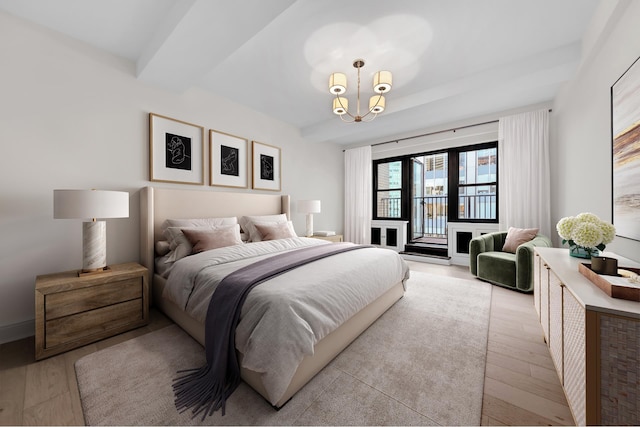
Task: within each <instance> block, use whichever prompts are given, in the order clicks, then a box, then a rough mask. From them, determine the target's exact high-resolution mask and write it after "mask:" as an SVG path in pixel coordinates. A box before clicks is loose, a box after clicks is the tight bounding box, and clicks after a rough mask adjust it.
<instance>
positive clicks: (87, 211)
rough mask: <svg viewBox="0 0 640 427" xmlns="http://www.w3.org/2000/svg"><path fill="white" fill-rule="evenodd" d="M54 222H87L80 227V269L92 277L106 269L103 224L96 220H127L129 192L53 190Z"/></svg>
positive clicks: (105, 243)
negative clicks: (79, 220)
mask: <svg viewBox="0 0 640 427" xmlns="http://www.w3.org/2000/svg"><path fill="white" fill-rule="evenodd" d="M53 217H54V218H55V219H87V220H88V221H85V222H84V223H83V225H82V270H81V271H80V272H79V273H78V274H79V275H83V274H94V273H99V272H102V271H105V270H108V267H107V224H106V221H103V220H98V219H97V218H128V217H129V193H128V192H126V191H103V190H53Z"/></svg>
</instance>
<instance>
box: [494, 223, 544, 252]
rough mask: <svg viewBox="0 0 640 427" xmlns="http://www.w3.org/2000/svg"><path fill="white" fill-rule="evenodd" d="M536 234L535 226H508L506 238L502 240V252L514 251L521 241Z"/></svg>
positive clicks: (523, 241) (528, 239) (527, 239)
mask: <svg viewBox="0 0 640 427" xmlns="http://www.w3.org/2000/svg"><path fill="white" fill-rule="evenodd" d="M537 234H538V229H537V228H515V227H509V231H508V232H507V238H506V239H505V241H504V246H503V247H502V250H503V251H504V252H510V253H512V254H515V253H516V249H518V246H520V245H521V244H523V243H527V242H529V241H531V240H533V238H534V237H536V235H537Z"/></svg>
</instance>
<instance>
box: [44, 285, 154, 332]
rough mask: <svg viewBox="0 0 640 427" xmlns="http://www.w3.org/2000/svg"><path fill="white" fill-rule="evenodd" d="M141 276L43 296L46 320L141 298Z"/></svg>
mask: <svg viewBox="0 0 640 427" xmlns="http://www.w3.org/2000/svg"><path fill="white" fill-rule="evenodd" d="M142 283H143V282H142V277H134V278H131V279H126V280H119V281H114V282H109V283H105V284H102V285H99V286H92V287H88V288H81V289H73V290H69V291H65V292H59V293H56V294H49V295H46V296H45V317H46V319H47V321H49V320H53V319H57V318H59V317H64V316H70V315H72V314H76V313H82V312H84V311H89V310H94V309H96V308H100V307H106V306H109V305H112V304H117V303H120V302H124V301H129V300H132V299H136V298H142Z"/></svg>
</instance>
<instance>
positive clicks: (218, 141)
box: [209, 129, 249, 188]
mask: <svg viewBox="0 0 640 427" xmlns="http://www.w3.org/2000/svg"><path fill="white" fill-rule="evenodd" d="M248 145H249V141H248V140H246V139H244V138H240V137H238V136H235V135H230V134H228V133H224V132H219V131H217V130H213V129H211V130H209V185H216V186H220V187H239V188H247V187H248V186H249V183H248V179H247V176H248V174H247V169H248V164H249V156H248V155H247V149H248Z"/></svg>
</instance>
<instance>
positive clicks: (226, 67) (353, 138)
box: [0, 0, 598, 144]
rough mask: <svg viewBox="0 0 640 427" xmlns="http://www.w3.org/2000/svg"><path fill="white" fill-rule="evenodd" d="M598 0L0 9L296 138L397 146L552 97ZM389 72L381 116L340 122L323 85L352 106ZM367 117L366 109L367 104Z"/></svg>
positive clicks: (87, 2)
mask: <svg viewBox="0 0 640 427" xmlns="http://www.w3.org/2000/svg"><path fill="white" fill-rule="evenodd" d="M597 1H598V0H392V1H389V0H387V1H382V0H0V10H4V11H6V12H8V13H10V14H13V15H17V16H19V17H22V18H25V19H27V20H30V21H33V22H36V23H38V24H41V25H43V26H46V27H49V28H51V29H53V30H56V31H60V32H62V33H64V34H67V35H69V36H71V37H74V38H77V39H79V40H83V41H85V42H86V43H88V44H91V45H94V46H96V47H99V48H101V49H104V50H106V51H109V52H111V53H113V54H115V55H118V56H122V57H124V58H127V59H129V60H131V61H133V62H135V64H136V67H137V74H138V75H137V78H138V79H140V80H142V81H145V82H146V83H150V84H156V85H159V86H161V87H164V88H167V89H169V90H173V91H178V92H181V91H185V90H187V89H189V88H191V87H200V88H203V89H206V90H209V91H211V92H214V93H216V94H217V95H220V96H223V97H225V98H228V99H231V100H233V101H235V102H237V103H239V104H243V105H246V106H248V107H250V108H253V109H255V110H258V111H262V112H264V113H265V114H268V115H270V116H272V117H275V118H277V119H280V120H282V121H284V122H287V123H290V124H291V125H293V126H295V127H297V128H299V129H300V132H301V134H302V136H304V137H305V138H307V139H308V140H310V141H331V142H336V143H340V144H350V143H357V142H361V141H371V140H381V139H385V138H387V139H391V138H393V136H397V135H400V134H407V133H408V132H411V131H413V130H418V129H424V128H427V127H431V126H436V125H439V124H444V123H451V122H454V121H458V120H463V119H465V118H472V117H479V116H483V115H487V114H491V113H495V112H500V111H505V110H508V109H512V108H518V107H522V106H526V105H531V104H536V103H540V102H546V101H550V100H551V99H553V97H554V96H555V94H556V92H557V91H558V89H559V88H560V86H561V85H562V84H563V83H564V82H565V81H567V80H568V79H570V78H571V76H572V74H573V72H575V70H576V68H577V66H578V64H579V63H580V60H581V55H582V46H581V38H582V35H583V33H584V32H585V29H586V28H587V26H588V24H589V22H590V19H591V16H592V15H593V13H594V11H595V8H596V4H597ZM356 58H363V59H364V60H365V61H366V65H365V67H364V68H363V70H362V90H361V92H362V94H363V95H362V98H363V104H366V103H367V100H368V98H369V96H371V94H372V90H371V81H372V76H373V74H374V73H375V71H378V70H382V69H386V70H390V71H392V72H393V89H392V90H391V92H390V93H389V94H388V95H387V96H386V98H387V110H386V111H385V112H384V113H383V114H381V115H379V116H378V117H377V118H376V119H375V120H374V121H373V122H371V123H355V124H345V123H343V122H341V121H340V119H339V118H338V117H337V116H335V115H333V113H332V112H331V107H330V106H331V101H332V95H330V94H329V93H328V89H327V83H328V76H329V74H330V73H332V72H336V71H341V72H344V73H346V74H347V76H348V78H349V88H348V91H347V97H348V98H349V101H350V107H351V108H350V109H353V107H354V106H355V103H356V100H355V87H356V70H355V69H354V68H353V66H352V63H353V60H354V59H356ZM363 108H364V106H363Z"/></svg>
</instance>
